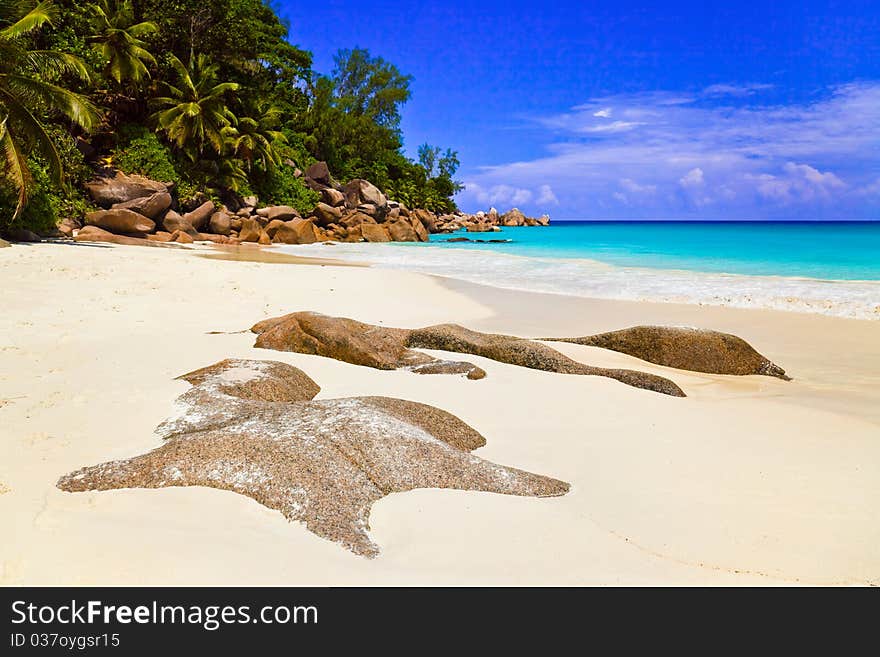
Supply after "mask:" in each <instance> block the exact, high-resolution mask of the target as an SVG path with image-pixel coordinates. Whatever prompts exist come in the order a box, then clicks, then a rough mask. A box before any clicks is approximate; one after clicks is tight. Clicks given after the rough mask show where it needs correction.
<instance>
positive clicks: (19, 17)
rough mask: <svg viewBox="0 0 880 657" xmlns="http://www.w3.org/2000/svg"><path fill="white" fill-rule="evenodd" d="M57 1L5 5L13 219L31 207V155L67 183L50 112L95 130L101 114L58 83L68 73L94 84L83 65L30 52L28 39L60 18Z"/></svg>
mask: <svg viewBox="0 0 880 657" xmlns="http://www.w3.org/2000/svg"><path fill="white" fill-rule="evenodd" d="M57 15H58V11H57V8H56V7H55V6H54V5H53V4H52V2H51V0H43V1H42V2H39V3H35V2H26V1H25V2H19V3H18V4H16V3H14V2H4V3H3V4H2V5H0V152H2V154H0V168H2V171H3V174H4V181H5V182H6V183H8V184H9V185H10V186H11V187H12V188H13V189H14V190H15V191H16V193H17V195H18V203H17V205H16V208H15V213H14V215H13V217H12V218H13V219H15V218H17V217H18V215H19V214H20V213H21V211H22V209H23V208H24V206H25V205H26V204H27V200H28V195H29V192H30V187H31V182H32V178H31V174H30V170H29V169H28V163H27V156H28V154H29V153H30V152H36V153H38V154H39V155H41V156H42V157H43V158H44V159H45V160H46V162H47V164H48V165H49V171H50V173H51V175H52V178H53V180H54V181H55V182H56V184H58V185H61V184H62V182H63V175H64V174H63V167H62V164H61V158H60V157H59V155H58V151H57V149H56V147H55V144H54V142H53V141H52V139H51V137H49V134H48V133H47V132H46V128H45V127H44V125H43V123H42V122H41V119H42V117H43V116H44V115H45V114H47V113H50V112H52V113H58V114H60V115H62V116H64V117H66V118H67V119H68V120H70V121H71V122H72V123H73V124H75V125H77V126H79V127H81V128H82V129H84V130H89V129H91V128H92V126H93V125H94V124H95V123H96V122H97V120H98V111H97V109H96V108H95V106H94V105H92V104H91V103H90V102H89V101H88V100H87V99H86V98H84V97H83V96H81V95H79V94H77V93H74V92H73V91H70V90H69V89H65V88H64V87H62V86H60V85H59V84H56V83H55V82H57V81H58V78H60V77H61V76H62V75H64V74H73V75H76V76H78V77H79V78H81V79H82V80H85V81H87V80H88V73H87V72H86V69H85V66H84V65H83V63H82V61H80V60H79V59H78V58H77V57H74V56H73V55H69V54H66V53H62V52H57V51H54V50H29V49H28V48H27V40H28V37H29V36H30V35H31V34H32V33H34V32H35V31H37V30H39V29H40V28H42V27H43V26H44V25H47V24H48V25H51V24H52V21H53V20H55V19H56V18H57Z"/></svg>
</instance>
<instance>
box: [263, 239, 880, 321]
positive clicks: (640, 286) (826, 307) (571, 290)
mask: <svg viewBox="0 0 880 657" xmlns="http://www.w3.org/2000/svg"><path fill="white" fill-rule="evenodd" d="M279 248H280V249H281V250H282V251H285V252H287V253H293V254H297V255H302V256H313V257H314V256H319V255H320V256H321V257H332V258H334V259H339V260H355V261H359V262H367V263H371V264H373V265H375V266H377V267H382V268H386V269H403V270H408V271H416V272H421V273H426V274H434V275H437V276H445V277H450V278H456V279H460V280H464V281H469V282H472V283H480V284H484V285H491V286H494V287H501V288H507V289H517V290H528V291H532V292H549V293H555V294H568V295H573V296H581V297H590V298H597V299H620V300H628V301H655V302H663V303H687V304H705V305H717V306H727V307H734V308H764V309H774V310H786V311H793V312H805V313H818V314H823V315H833V316H838V317H849V318H854V319H877V320H880V282H878V281H829V280H820V279H813V278H800V277H785V276H748V275H743V274H724V273H708V272H696V271H685V270H674V269H655V268H647V267H645V268H641V267H620V266H613V265H609V264H606V263H602V262H598V261H596V260H589V259H583V258H546V257H531V256H519V255H511V254H507V253H497V252H493V251H492V250H491V247H487V248H486V249H485V250H477V249H473V248H471V249H456V248H449V247H448V246H447V247H437V246H431V245H407V244H334V245H333V246H332V247H329V246H324V245H321V244H318V245H308V246H282V247H279Z"/></svg>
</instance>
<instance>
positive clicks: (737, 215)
mask: <svg viewBox="0 0 880 657" xmlns="http://www.w3.org/2000/svg"><path fill="white" fill-rule="evenodd" d="M273 6H274V7H275V8H276V9H277V10H278V12H279V13H280V14H281V15H282V16H283V17H284V18H285V19H286V20H287V21H288V22H289V24H290V36H289V39H290V41H291V42H292V43H295V44H297V45H299V46H301V47H303V48H306V49H307V50H310V51H311V52H312V53H313V55H314V67H315V69H316V70H318V71H320V72H326V73H329V72H330V71H331V70H332V68H333V54H334V53H335V52H336V51H337V50H338V49H339V48H350V47H355V46H357V47H362V48H367V49H368V50H369V51H370V52H371V53H372V54H374V55H379V56H381V57H383V58H385V59H387V60H389V61H391V62H393V63H394V64H396V65H397V66H398V67H399V68H400V69H401V70H402V71H403V72H404V73H407V74H410V75H412V76H413V78H414V80H413V83H412V86H411V88H412V99H411V100H410V101H409V102H408V103H407V104H406V106H405V107H404V109H403V123H402V127H403V134H404V139H405V144H404V148H405V150H406V152H407V154H409V155H410V156H415V153H416V149H417V147H418V146H419V144H422V143H424V142H428V143H431V144H435V145H438V146H441V147H443V148H446V147H449V148H452V149H454V150H456V151H458V153H459V157H460V159H461V162H462V166H461V169H460V170H459V172H458V175H457V178H458V179H459V180H461V181H462V182H463V183H464V185H465V189H464V190H463V191H462V192H461V193H459V195H458V196H457V201H458V203H459V205H460V206H461V208H462V209H463V210H465V211H469V212H475V211H477V210H481V209H484V210H485V209H488V208H489V207H490V206H495V207H497V208H498V209H499V210H501V211H504V210H507V209H509V208H510V207H512V206H518V207H519V208H520V209H522V210H523V211H524V212H526V213H527V214H541V213H545V212H546V213H548V214H550V215H551V217H552V218H553V219H737V220H743V219H749V220H758V219H826V220H830V219H880V1H878V0H873V1H862V0H850V1H846V2H828V1H825V2H818V1H813V0H799V1H797V2H790V1H789V0H776V1H774V0H763V1H761V2H753V1H751V0H743V1H739V2H730V1H725V2H714V1H711V0H704V1H702V2H699V1H693V2H684V1H673V0H666V1H664V2H659V1H657V2H650V3H649V2H630V1H627V0H616V1H615V2H593V1H582V2H574V1H566V0H562V1H558V2H555V3H536V2H534V1H533V0H530V1H529V2H521V1H519V0H505V1H498V0H482V1H480V2H477V1H475V0H470V1H463V0H447V1H445V2H431V1H428V0H426V1H423V2H419V1H414V0H400V1H398V2H388V1H384V0H383V1H378V2H369V1H366V0H361V1H360V2H355V1H353V0H322V1H321V2H319V3H302V2H294V1H293V0H276V1H275V2H273Z"/></svg>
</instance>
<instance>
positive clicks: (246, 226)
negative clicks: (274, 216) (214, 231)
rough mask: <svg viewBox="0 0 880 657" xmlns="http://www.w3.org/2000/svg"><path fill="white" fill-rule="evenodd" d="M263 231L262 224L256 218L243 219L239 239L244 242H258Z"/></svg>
mask: <svg viewBox="0 0 880 657" xmlns="http://www.w3.org/2000/svg"><path fill="white" fill-rule="evenodd" d="M262 233H263V227H262V226H260V222H259V221H257V220H256V219H242V221H241V231H240V232H239V234H238V239H239V240H241V241H242V242H258V241H259V240H260V235H261V234H262Z"/></svg>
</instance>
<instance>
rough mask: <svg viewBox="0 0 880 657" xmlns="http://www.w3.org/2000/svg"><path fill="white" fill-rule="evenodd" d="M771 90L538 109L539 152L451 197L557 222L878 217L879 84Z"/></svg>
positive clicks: (474, 178)
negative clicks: (774, 93) (804, 97)
mask: <svg viewBox="0 0 880 657" xmlns="http://www.w3.org/2000/svg"><path fill="white" fill-rule="evenodd" d="M772 88H773V87H772V85H765V84H750V85H720V84H717V85H712V86H710V87H707V88H706V89H704V90H703V91H701V92H699V93H695V94H683V93H676V92H665V91H655V92H649V93H636V94H618V95H613V96H605V97H602V98H596V99H592V100H590V101H589V102H587V103H584V104H581V105H578V106H576V107H573V108H572V109H571V110H569V111H567V112H564V113H560V114H556V115H551V116H544V117H535V118H533V119H532V122H533V123H534V124H535V125H536V126H538V127H539V128H540V129H541V130H542V131H544V132H545V133H546V135H547V142H546V146H545V148H546V155H544V156H542V157H538V158H536V159H533V160H530V161H522V162H511V163H508V164H502V165H499V166H491V167H483V168H481V169H478V170H477V171H476V172H475V173H474V175H471V176H469V177H468V178H467V179H466V181H465V190H464V191H463V192H461V193H460V194H459V196H458V200H459V203H460V204H461V205H462V207H463V208H465V209H471V210H476V209H480V208H483V207H485V206H486V205H487V204H491V205H497V206H506V205H523V206H526V207H527V209H528V210H530V211H533V212H538V211H550V210H551V209H552V210H554V211H553V214H554V215H557V216H559V217H560V218H678V217H682V218H740V219H760V218H773V217H785V218H797V217H804V218H823V217H824V218H880V82H859V83H852V84H847V85H843V86H839V87H835V88H833V89H829V90H826V91H825V92H824V93H823V95H822V96H821V97H819V98H817V99H816V100H813V101H811V102H802V103H790V104H778V103H773V104H771V103H768V102H766V101H765V102H761V100H762V94H764V93H765V92H768V91H769V90H771V89H772ZM544 187H547V188H548V189H549V193H544V191H543V190H544ZM549 205H553V206H554V208H555V209H554V208H550V207H548V206H549ZM499 209H503V208H501V207H499Z"/></svg>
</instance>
